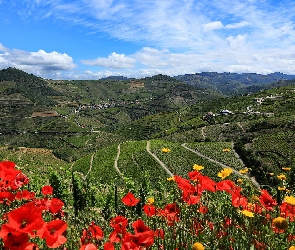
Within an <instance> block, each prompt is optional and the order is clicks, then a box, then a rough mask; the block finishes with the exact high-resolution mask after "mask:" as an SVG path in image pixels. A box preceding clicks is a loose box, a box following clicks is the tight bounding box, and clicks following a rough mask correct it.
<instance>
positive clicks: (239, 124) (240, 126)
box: [237, 122, 245, 132]
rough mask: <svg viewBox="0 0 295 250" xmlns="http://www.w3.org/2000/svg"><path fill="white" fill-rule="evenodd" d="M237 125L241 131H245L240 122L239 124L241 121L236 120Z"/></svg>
mask: <svg viewBox="0 0 295 250" xmlns="http://www.w3.org/2000/svg"><path fill="white" fill-rule="evenodd" d="M237 125H238V127H239V128H241V129H242V131H243V132H245V129H244V128H243V126H242V124H241V123H239V122H237Z"/></svg>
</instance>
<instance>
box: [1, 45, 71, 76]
mask: <svg viewBox="0 0 295 250" xmlns="http://www.w3.org/2000/svg"><path fill="white" fill-rule="evenodd" d="M3 47H4V46H3ZM4 48H5V47H4ZM7 67H16V68H19V69H22V70H25V71H28V72H30V73H35V74H38V75H40V74H42V73H43V74H48V73H50V72H54V71H65V70H72V69H74V68H75V67H76V66H75V64H74V63H73V59H72V58H71V57H70V56H68V55H67V54H62V53H58V52H56V51H53V52H50V53H47V52H46V51H44V50H39V51H37V52H28V51H24V50H17V49H12V50H9V49H7V48H6V52H4V53H3V54H0V68H1V69H3V68H7Z"/></svg>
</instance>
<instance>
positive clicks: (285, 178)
mask: <svg viewBox="0 0 295 250" xmlns="http://www.w3.org/2000/svg"><path fill="white" fill-rule="evenodd" d="M277 177H278V179H280V180H282V181H285V180H287V177H286V175H284V174H280V175H278V176H277Z"/></svg>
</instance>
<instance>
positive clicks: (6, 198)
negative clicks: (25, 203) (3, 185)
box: [0, 191, 15, 204]
mask: <svg viewBox="0 0 295 250" xmlns="http://www.w3.org/2000/svg"><path fill="white" fill-rule="evenodd" d="M14 198H15V195H14V194H13V193H11V192H8V191H7V192H6V191H4V192H0V203H5V202H7V203H8V204H9V203H10V202H11V201H13V200H14Z"/></svg>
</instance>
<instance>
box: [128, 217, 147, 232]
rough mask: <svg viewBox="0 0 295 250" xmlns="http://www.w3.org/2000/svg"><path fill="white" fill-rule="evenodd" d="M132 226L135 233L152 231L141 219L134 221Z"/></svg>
mask: <svg viewBox="0 0 295 250" xmlns="http://www.w3.org/2000/svg"><path fill="white" fill-rule="evenodd" d="M132 227H133V229H134V232H135V233H143V232H146V231H151V229H150V228H149V227H148V226H146V225H145V224H144V222H143V221H142V220H140V219H139V220H137V221H135V222H133V223H132Z"/></svg>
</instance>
